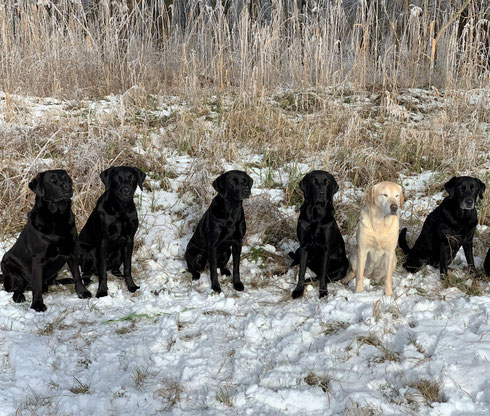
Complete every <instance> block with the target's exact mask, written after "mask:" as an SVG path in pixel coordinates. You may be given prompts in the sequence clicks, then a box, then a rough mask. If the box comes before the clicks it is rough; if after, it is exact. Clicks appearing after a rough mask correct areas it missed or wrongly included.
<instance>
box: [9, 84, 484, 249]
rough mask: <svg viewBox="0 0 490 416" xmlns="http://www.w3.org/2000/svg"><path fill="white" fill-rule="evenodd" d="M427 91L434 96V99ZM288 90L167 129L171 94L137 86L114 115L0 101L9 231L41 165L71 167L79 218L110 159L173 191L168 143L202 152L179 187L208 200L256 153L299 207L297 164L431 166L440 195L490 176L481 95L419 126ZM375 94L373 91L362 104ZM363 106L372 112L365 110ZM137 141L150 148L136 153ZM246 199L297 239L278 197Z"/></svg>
mask: <svg viewBox="0 0 490 416" xmlns="http://www.w3.org/2000/svg"><path fill="white" fill-rule="evenodd" d="M410 93H411V91H406V95H409V94H410ZM287 94H289V93H285V95H286V96H287ZM430 94H431V93H430V92H428V96H429V98H428V100H430V99H431V98H430V97H432V99H434V100H435V99H436V98H437V94H435V93H432V95H430ZM280 96H282V95H277V94H276V95H275V96H274V99H272V101H271V100H270V99H269V97H268V96H267V97H264V98H263V99H259V98H252V97H250V96H244V95H238V96H234V95H228V94H226V95H222V96H220V97H211V98H206V97H205V96H203V97H202V98H201V99H199V100H198V101H196V102H194V101H193V102H187V103H186V102H180V103H179V105H180V107H179V110H175V111H173V112H172V113H171V115H170V116H168V117H167V118H166V121H165V122H164V127H162V124H160V123H156V124H152V123H147V120H149V119H150V118H152V117H155V114H160V113H159V112H160V110H161V109H162V108H166V106H167V104H166V103H167V102H168V100H171V99H170V98H166V97H160V96H154V95H151V94H147V93H146V92H145V91H143V90H142V89H138V88H133V89H131V90H130V91H128V92H127V93H126V94H124V95H122V96H118V97H115V102H114V104H111V106H109V108H110V109H111V110H110V111H109V112H103V111H102V112H94V111H93V110H90V108H92V107H93V106H94V105H101V104H103V103H104V101H96V102H88V101H75V100H74V101H70V102H62V103H58V104H55V105H52V107H53V108H51V109H49V110H47V109H45V110H43V112H42V114H41V115H40V116H35V114H36V112H37V110H36V109H35V108H34V109H33V106H35V105H45V104H47V103H49V102H51V101H50V99H46V100H43V99H36V98H23V97H21V96H17V95H11V96H10V98H9V104H7V103H6V102H4V103H3V105H2V102H1V101H0V111H1V113H0V114H9V112H12V111H14V112H15V115H14V116H12V118H11V121H9V122H8V123H7V124H4V125H3V126H1V127H0V156H1V157H2V164H1V166H0V185H1V187H0V194H1V195H0V196H1V198H0V211H1V212H2V213H3V214H2V216H1V217H0V235H3V236H5V235H13V234H15V233H17V232H19V231H20V229H21V228H22V226H23V224H24V222H25V216H26V213H27V212H28V211H29V209H30V207H31V206H32V203H33V194H32V193H31V192H30V190H29V189H28V187H27V184H28V182H29V181H30V180H31V179H32V178H33V177H34V176H35V174H36V173H37V172H38V171H41V170H45V169H49V168H52V167H56V168H65V169H67V170H68V172H69V174H70V175H71V176H72V178H73V181H74V185H75V198H74V202H73V209H74V212H75V215H76V218H77V225H78V226H81V225H82V224H83V223H84V221H85V220H86V218H87V217H88V215H89V213H90V212H91V210H92V209H93V206H94V205H95V201H96V199H97V198H98V196H99V195H100V194H101V192H102V185H101V182H100V180H99V177H98V175H99V173H100V171H102V170H103V169H104V168H106V167H108V166H110V165H112V164H130V165H135V166H138V167H140V168H142V169H143V170H145V172H147V173H148V176H149V178H151V179H154V180H156V181H158V183H159V184H160V187H161V188H162V189H169V187H170V181H171V180H172V179H174V178H175V176H176V174H175V172H173V171H172V169H170V168H168V166H167V164H166V160H165V158H166V157H167V156H166V153H165V152H164V151H163V150H162V149H164V148H167V149H170V150H174V151H176V152H178V153H180V154H187V155H189V156H192V157H195V158H196V159H195V161H194V163H193V165H192V166H191V168H190V169H189V172H188V175H187V178H186V179H185V180H184V182H183V183H182V186H181V188H180V189H179V191H178V192H179V195H180V197H181V198H183V199H184V200H189V201H191V200H192V201H193V202H194V203H196V204H198V206H201V207H202V208H203V209H204V207H206V206H207V205H208V204H209V202H210V199H211V197H212V195H213V190H212V187H211V182H212V180H213V179H214V177H216V176H217V175H218V174H219V173H221V172H222V171H223V166H224V165H223V162H225V161H228V162H231V163H235V164H238V165H237V166H241V165H242V164H243V162H242V155H243V154H250V153H254V154H258V155H261V156H262V162H261V163H260V164H258V165H253V166H252V165H251V166H250V168H253V169H256V168H257V169H260V171H261V172H262V173H263V174H264V175H265V179H264V180H263V183H262V184H261V186H262V187H270V188H280V189H283V188H284V191H285V196H284V199H283V200H282V201H281V203H282V204H284V205H286V206H295V207H296V208H297V207H298V206H299V204H301V202H302V195H301V194H300V192H299V190H298V186H297V184H298V182H299V180H300V179H301V176H302V173H301V172H300V171H299V170H298V169H297V164H298V163H299V162H301V163H306V164H308V165H309V166H311V169H326V170H328V171H330V172H332V173H333V174H334V175H335V176H336V178H337V180H338V181H339V183H342V181H346V180H348V181H350V182H351V183H353V184H354V185H356V186H361V187H366V186H368V185H369V184H370V183H372V182H375V181H377V180H381V179H394V180H398V175H399V173H404V174H409V175H411V174H415V173H417V172H420V171H422V170H424V169H432V170H435V171H437V172H438V179H437V184H436V185H437V189H436V188H434V192H436V191H438V190H439V189H438V188H439V182H440V183H443V182H444V180H445V179H447V178H449V177H450V175H453V174H458V173H464V174H467V173H471V174H474V175H476V176H480V177H482V179H483V180H484V181H486V182H487V184H488V180H489V179H488V177H485V175H482V174H481V172H482V171H483V172H484V171H485V168H487V167H488V154H489V151H490V143H489V142H488V140H486V136H485V133H484V128H483V127H482V125H483V124H484V123H485V122H486V119H485V117H486V116H485V113H483V112H479V110H478V108H479V105H478V104H471V103H468V102H467V101H466V110H465V111H461V112H460V113H459V116H458V117H461V118H460V119H459V120H449V119H448V118H447V116H446V115H447V111H446V109H445V108H444V107H442V108H432V109H431V110H430V112H428V113H427V114H424V115H423V116H422V118H421V120H419V121H417V122H416V123H415V122H413V123H412V122H407V121H400V120H399V118H398V117H397V116H396V115H395V116H393V115H392V114H390V113H389V111H388V110H387V108H388V107H387V106H386V105H383V104H382V102H381V101H379V102H378V101H377V100H376V99H375V98H373V96H372V95H370V94H368V95H364V94H351V95H350V96H349V97H350V99H351V101H352V102H351V103H347V104H346V103H345V102H344V101H343V100H345V98H346V96H344V97H343V98H342V97H339V96H338V95H337V94H336V93H328V94H327V93H325V92H324V93H323V95H322V97H323V98H322V100H323V101H322V103H323V104H322V106H319V107H315V108H314V110H315V111H317V110H318V111H317V112H313V113H311V114H308V115H307V116H304V114H302V113H297V112H295V113H293V112H292V111H291V110H290V109H287V108H286V109H284V108H282V107H281V106H278V105H277V102H278V100H279V98H278V97H280ZM366 97H367V98H369V97H371V99H370V100H368V101H367V102H365V103H360V101H361V100H362V99H364V98H366ZM460 97H461V96H460ZM461 99H464V98H461ZM38 101H39V102H38ZM279 101H280V100H279ZM354 102H357V104H353V103H354ZM13 103H15V105H14V104H13ZM9 108H14V110H12V111H11V110H9ZM364 112H369V114H371V115H370V117H368V118H363V117H360V116H359V114H362V113H364ZM53 113H55V114H57V117H52V116H51V114H53ZM468 114H473V115H474V117H476V119H474V118H469V116H468ZM475 120H476V123H475ZM136 147H138V148H140V149H142V150H143V151H144V153H138V152H135V151H134V149H135V148H136ZM243 167H244V168H247V166H243ZM278 169H282V170H283V171H284V172H285V173H287V174H288V175H289V180H288V183H287V184H286V186H284V185H283V184H281V183H276V182H275V180H274V179H273V173H274V172H276V171H277V170H278ZM269 174H270V175H271V176H270V178H269V177H268V175H269ZM156 186H158V184H157V185H156ZM256 186H257V185H256ZM430 186H431V185H430V184H429V188H430ZM489 201H490V198H486V199H484V202H483V204H482V207H481V209H480V222H481V223H488V215H486V213H487V211H488V209H489V207H490V205H489V204H490V202H489ZM249 202H250V203H249V204H248V205H247V208H246V210H247V218H248V219H249V221H250V222H249V232H250V233H254V234H255V233H259V234H260V235H261V236H262V238H263V239H264V241H265V240H267V242H269V243H271V244H278V243H280V241H281V240H282V239H284V238H294V235H295V222H296V219H295V218H294V217H293V216H288V217H285V216H284V214H282V213H281V211H280V210H279V209H278V205H277V203H276V202H274V203H273V202H271V201H270V200H268V199H267V198H265V197H260V198H258V197H254V198H252V200H250V201H249ZM252 202H253V203H252ZM357 205H358V204H357V203H356V202H355V201H353V202H352V203H346V202H343V203H340V204H338V208H339V209H338V217H339V218H338V219H339V224H340V226H341V228H342V231H343V232H345V233H347V234H351V233H352V232H353V231H354V229H355V225H356V223H357V215H358V207H357Z"/></svg>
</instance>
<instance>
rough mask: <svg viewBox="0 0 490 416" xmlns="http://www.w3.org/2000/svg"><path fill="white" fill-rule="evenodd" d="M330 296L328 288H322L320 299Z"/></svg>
mask: <svg viewBox="0 0 490 416" xmlns="http://www.w3.org/2000/svg"><path fill="white" fill-rule="evenodd" d="M327 296H328V290H320V299H321V298H326V297H327Z"/></svg>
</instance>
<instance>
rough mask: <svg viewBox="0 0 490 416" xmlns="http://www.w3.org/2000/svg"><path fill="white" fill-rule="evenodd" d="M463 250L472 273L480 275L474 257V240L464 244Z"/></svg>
mask: <svg viewBox="0 0 490 416" xmlns="http://www.w3.org/2000/svg"><path fill="white" fill-rule="evenodd" d="M463 250H464V256H465V257H466V262H467V263H468V269H469V271H470V273H472V274H474V275H478V273H477V271H476V267H475V257H474V256H473V239H471V240H469V241H466V242H464V243H463Z"/></svg>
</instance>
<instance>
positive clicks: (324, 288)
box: [319, 247, 330, 298]
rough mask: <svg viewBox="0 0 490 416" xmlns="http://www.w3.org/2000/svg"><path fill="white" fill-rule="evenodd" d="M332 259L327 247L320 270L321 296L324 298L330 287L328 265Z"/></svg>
mask: <svg viewBox="0 0 490 416" xmlns="http://www.w3.org/2000/svg"><path fill="white" fill-rule="evenodd" d="M329 259H330V251H329V249H328V247H327V248H326V249H325V252H324V253H323V258H322V268H321V271H320V276H319V277H320V298H323V297H324V296H327V295H328V288H327V267H328V260H329Z"/></svg>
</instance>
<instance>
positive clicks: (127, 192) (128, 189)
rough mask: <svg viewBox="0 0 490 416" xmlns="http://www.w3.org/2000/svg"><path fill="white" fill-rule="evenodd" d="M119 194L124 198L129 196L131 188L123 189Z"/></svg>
mask: <svg viewBox="0 0 490 416" xmlns="http://www.w3.org/2000/svg"><path fill="white" fill-rule="evenodd" d="M121 194H122V195H124V196H129V195H131V188H129V187H124V188H122V189H121Z"/></svg>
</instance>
